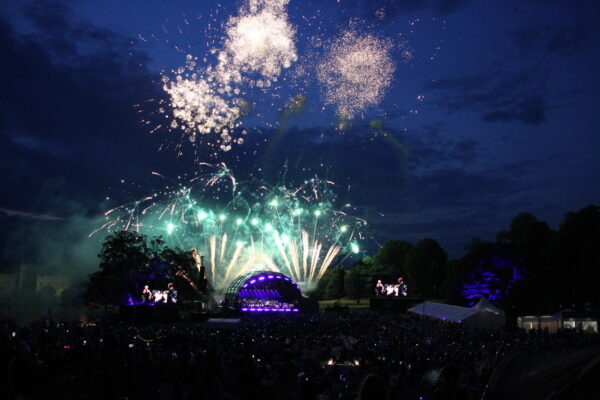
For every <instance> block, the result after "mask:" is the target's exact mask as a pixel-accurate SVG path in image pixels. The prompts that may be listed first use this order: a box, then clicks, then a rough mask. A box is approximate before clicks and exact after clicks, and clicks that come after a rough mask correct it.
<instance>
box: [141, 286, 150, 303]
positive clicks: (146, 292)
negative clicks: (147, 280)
mask: <svg viewBox="0 0 600 400" xmlns="http://www.w3.org/2000/svg"><path fill="white" fill-rule="evenodd" d="M151 297H152V293H151V292H150V288H149V287H148V285H146V286H144V290H142V302H143V303H144V304H146V303H149V302H150V299H151Z"/></svg>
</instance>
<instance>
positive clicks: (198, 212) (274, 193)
mask: <svg viewBox="0 0 600 400" xmlns="http://www.w3.org/2000/svg"><path fill="white" fill-rule="evenodd" d="M203 167H210V168H215V169H216V172H211V173H207V174H204V175H198V176H196V177H194V178H193V179H187V178H186V179H185V180H182V181H180V182H178V183H177V185H176V187H175V188H173V187H172V186H168V189H165V190H164V191H162V192H159V193H157V194H156V195H154V196H146V197H144V198H142V200H139V201H136V202H133V203H131V204H127V205H123V206H119V207H116V208H113V209H111V210H109V211H107V212H106V213H105V216H106V219H107V220H106V222H105V223H104V224H103V225H102V227H101V228H100V229H103V230H108V231H111V230H116V229H134V230H137V231H139V232H142V233H145V234H148V235H151V236H157V235H163V236H164V237H165V238H166V240H167V243H169V244H170V245H173V246H177V247H180V248H183V249H192V248H193V249H196V250H195V251H194V255H195V256H194V258H195V259H196V260H197V259H198V258H199V255H203V256H205V259H206V260H207V265H206V267H207V273H208V276H209V278H210V279H211V281H212V282H213V284H214V286H215V287H217V288H224V287H226V286H227V285H228V284H229V282H231V280H233V279H235V278H236V277H237V276H239V275H240V274H243V273H245V272H248V271H250V270H253V269H269V270H273V271H280V272H283V273H285V274H287V275H289V276H291V277H292V278H294V279H295V280H297V281H298V282H302V283H303V284H304V285H305V287H306V288H312V287H314V286H315V284H316V282H317V281H318V280H319V279H320V278H321V277H322V276H323V274H324V273H325V272H326V271H327V269H328V268H329V267H330V266H331V265H333V264H334V263H335V260H336V257H338V256H340V255H342V254H344V255H345V256H348V255H351V254H356V253H358V252H359V247H358V243H357V240H356V239H355V238H356V237H357V236H361V237H362V234H361V232H362V230H363V229H364V228H365V226H366V222H365V221H364V220H362V219H359V218H356V217H352V216H349V215H348V213H347V212H342V211H340V210H336V209H334V207H333V204H334V202H335V196H334V195H333V189H332V186H333V185H334V184H333V182H330V181H325V180H320V179H318V178H314V179H311V180H310V181H308V182H306V183H305V184H303V185H302V186H300V187H294V188H288V187H285V186H277V187H274V188H270V187H268V186H267V185H264V184H261V183H260V182H255V181H251V182H243V183H239V182H237V181H236V180H235V178H233V175H232V173H231V171H230V170H229V169H228V168H227V166H226V165H225V164H220V165H217V166H214V165H209V164H204V165H203ZM155 175H156V176H160V175H158V174H155ZM161 178H163V179H166V178H164V177H161ZM225 193H227V194H229V195H228V197H229V196H230V200H228V201H221V202H219V204H217V203H215V198H217V197H219V196H224V194H225Z"/></svg>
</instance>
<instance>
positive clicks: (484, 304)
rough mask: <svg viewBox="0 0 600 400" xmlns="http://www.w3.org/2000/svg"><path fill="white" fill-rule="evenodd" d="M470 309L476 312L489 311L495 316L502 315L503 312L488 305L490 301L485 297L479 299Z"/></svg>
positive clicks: (490, 304)
mask: <svg viewBox="0 0 600 400" xmlns="http://www.w3.org/2000/svg"><path fill="white" fill-rule="evenodd" d="M471 308H472V309H476V310H483V311H491V312H493V313H496V314H504V311H502V309H500V308H498V307H496V306H495V305H493V304H492V303H490V301H489V300H488V299H487V298H486V297H485V296H484V297H482V298H481V299H479V301H478V302H477V304H475V305H474V306H473V307H471Z"/></svg>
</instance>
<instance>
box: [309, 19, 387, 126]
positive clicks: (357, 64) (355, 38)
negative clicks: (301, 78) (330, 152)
mask: <svg viewBox="0 0 600 400" xmlns="http://www.w3.org/2000/svg"><path fill="white" fill-rule="evenodd" d="M391 47H392V44H391V43H390V42H389V41H384V40H381V39H378V38H376V37H375V36H372V35H369V34H359V33H357V32H354V31H351V30H349V31H346V32H344V33H343V34H342V35H341V36H340V37H339V38H337V39H336V40H334V41H333V42H332V43H331V44H330V45H329V46H328V47H327V49H326V54H325V56H324V57H323V59H322V61H321V62H320V63H319V65H317V78H318V80H319V81H320V82H321V84H322V85H323V93H324V97H325V103H326V104H331V105H333V106H334V107H336V111H337V113H338V115H339V116H341V117H343V118H347V119H351V118H353V117H354V116H356V115H357V114H361V113H363V112H364V111H365V110H366V109H367V108H368V107H371V106H374V105H376V104H378V103H379V102H380V101H381V99H382V98H383V96H384V94H385V92H386V90H387V89H388V88H389V86H390V84H391V82H392V76H393V73H394V70H395V65H394V62H393V61H392V57H391V56H390V50H391Z"/></svg>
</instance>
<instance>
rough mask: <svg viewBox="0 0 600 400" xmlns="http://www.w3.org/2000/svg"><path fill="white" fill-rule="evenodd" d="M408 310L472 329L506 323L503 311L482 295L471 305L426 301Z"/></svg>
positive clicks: (486, 328)
mask: <svg viewBox="0 0 600 400" xmlns="http://www.w3.org/2000/svg"><path fill="white" fill-rule="evenodd" d="M408 312H410V313H413V314H419V315H424V316H427V317H431V318H436V319H441V320H445V321H451V322H456V323H460V324H463V325H465V326H467V327H469V328H473V329H482V330H489V329H497V328H500V327H502V326H504V324H505V323H506V317H505V316H504V311H502V310H501V309H500V308H498V307H496V306H494V305H493V304H492V303H490V302H489V301H488V300H487V299H486V298H485V297H482V298H481V299H480V300H479V302H478V303H477V304H475V305H474V306H473V307H460V306H454V305H451V304H443V303H434V302H430V301H426V302H424V303H420V304H417V305H416V306H414V307H412V308H409V309H408Z"/></svg>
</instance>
